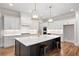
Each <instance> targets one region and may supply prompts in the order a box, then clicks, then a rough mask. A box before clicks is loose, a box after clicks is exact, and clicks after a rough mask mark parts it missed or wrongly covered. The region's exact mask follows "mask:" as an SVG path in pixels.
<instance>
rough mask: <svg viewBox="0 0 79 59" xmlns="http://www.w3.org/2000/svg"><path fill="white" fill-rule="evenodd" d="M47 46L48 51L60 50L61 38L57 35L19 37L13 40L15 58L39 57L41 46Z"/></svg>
mask: <svg viewBox="0 0 79 59" xmlns="http://www.w3.org/2000/svg"><path fill="white" fill-rule="evenodd" d="M42 45H47V46H48V50H50V49H55V48H59V49H60V48H61V37H60V36H57V35H42V36H39V37H38V36H29V37H20V38H16V40H15V55H16V56H41V55H42V53H40V52H41V46H42Z"/></svg>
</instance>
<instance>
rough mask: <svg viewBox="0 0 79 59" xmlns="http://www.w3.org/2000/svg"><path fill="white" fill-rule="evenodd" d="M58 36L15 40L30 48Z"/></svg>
mask: <svg viewBox="0 0 79 59" xmlns="http://www.w3.org/2000/svg"><path fill="white" fill-rule="evenodd" d="M57 37H60V36H57V35H43V36H40V37H38V36H30V37H20V38H16V40H18V41H19V42H21V43H23V44H24V45H25V46H30V45H34V44H37V43H41V42H44V41H48V40H51V39H54V38H57Z"/></svg>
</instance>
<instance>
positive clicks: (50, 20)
mask: <svg viewBox="0 0 79 59" xmlns="http://www.w3.org/2000/svg"><path fill="white" fill-rule="evenodd" d="M49 8H50V17H49V19H48V22H53V18H52V17H51V8H52V6H49Z"/></svg>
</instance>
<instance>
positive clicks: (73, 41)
mask: <svg viewBox="0 0 79 59" xmlns="http://www.w3.org/2000/svg"><path fill="white" fill-rule="evenodd" d="M63 41H65V42H71V43H74V41H73V40H63Z"/></svg>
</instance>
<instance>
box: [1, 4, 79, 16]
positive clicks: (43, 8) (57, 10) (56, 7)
mask: <svg viewBox="0 0 79 59" xmlns="http://www.w3.org/2000/svg"><path fill="white" fill-rule="evenodd" d="M50 5H52V16H57V15H60V14H63V13H67V12H69V11H70V10H71V9H74V10H76V9H78V8H79V4H78V3H37V11H38V14H39V15H40V16H44V17H48V16H49V6H50ZM34 6H35V4H34V3H14V6H9V4H8V3H0V7H3V8H8V9H12V10H16V11H21V12H26V13H29V14H31V12H32V10H33V9H34Z"/></svg>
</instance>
